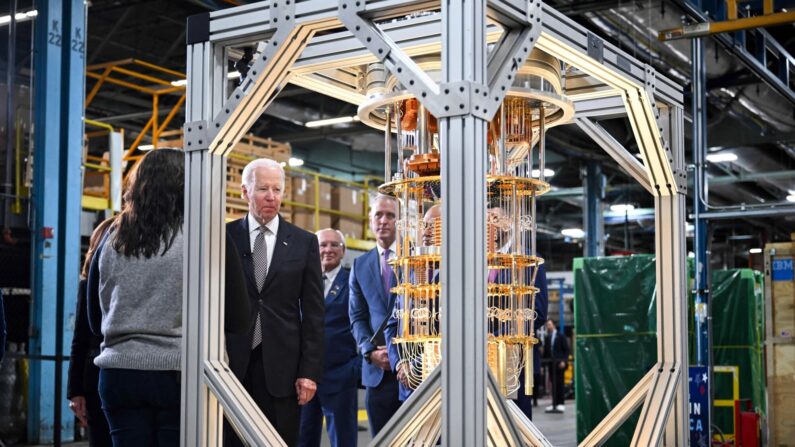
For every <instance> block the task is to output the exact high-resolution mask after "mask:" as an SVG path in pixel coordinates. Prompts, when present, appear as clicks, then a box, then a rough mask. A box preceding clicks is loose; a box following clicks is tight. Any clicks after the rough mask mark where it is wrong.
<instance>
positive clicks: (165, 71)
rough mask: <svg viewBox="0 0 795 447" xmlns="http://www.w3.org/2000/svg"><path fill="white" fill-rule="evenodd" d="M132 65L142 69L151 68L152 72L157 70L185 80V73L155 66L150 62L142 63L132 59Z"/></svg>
mask: <svg viewBox="0 0 795 447" xmlns="http://www.w3.org/2000/svg"><path fill="white" fill-rule="evenodd" d="M132 63H134V64H136V65H140V66H142V67H146V68H151V69H152V70H157V71H160V72H163V73H166V74H170V75H173V76H176V77H178V78H181V79H185V73H180V72H178V71H175V70H171V69H170V68H166V67H161V66H160V65H155V64H152V63H150V62H146V61H142V60H139V59H132Z"/></svg>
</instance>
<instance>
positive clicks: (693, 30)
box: [657, 11, 795, 41]
mask: <svg viewBox="0 0 795 447" xmlns="http://www.w3.org/2000/svg"><path fill="white" fill-rule="evenodd" d="M793 22H795V11H789V12H777V13H774V14H768V15H763V16H756V17H746V18H742V19H735V20H726V21H724V22H706V23H698V24H696V25H687V26H681V27H679V28H672V29H667V30H662V31H660V34H659V35H658V36H657V38H658V39H659V40H661V41H668V40H676V39H690V38H693V37H702V36H709V35H711V34H720V33H729V32H733V31H742V30H746V29H752V28H764V27H768V26H777V25H786V24H789V23H793Z"/></svg>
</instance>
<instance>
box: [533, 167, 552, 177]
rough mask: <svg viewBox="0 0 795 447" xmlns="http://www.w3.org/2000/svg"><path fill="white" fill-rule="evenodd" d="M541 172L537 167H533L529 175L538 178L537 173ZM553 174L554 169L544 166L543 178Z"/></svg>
mask: <svg viewBox="0 0 795 447" xmlns="http://www.w3.org/2000/svg"><path fill="white" fill-rule="evenodd" d="M540 173H541V171H539V170H538V169H533V172H532V173H531V175H532V176H533V177H535V178H538V175H539V174H540ZM554 175H555V171H553V170H552V169H549V168H544V178H549V177H553V176H554Z"/></svg>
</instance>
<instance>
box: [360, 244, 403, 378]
mask: <svg viewBox="0 0 795 447" xmlns="http://www.w3.org/2000/svg"><path fill="white" fill-rule="evenodd" d="M379 261H380V260H379V256H378V248H374V249H372V250H370V251H369V252H367V253H365V254H363V255H362V256H359V257H358V258H356V260H354V261H353V270H351V275H350V282H349V285H350V303H349V305H348V314H349V316H350V319H351V330H352V331H353V338H355V339H356V344H357V345H358V346H359V353H360V354H361V355H362V356H364V354H365V353H367V352H370V351H372V350H374V349H375V348H376V347H377V346H375V344H373V343H372V342H371V341H370V340H371V339H372V338H373V331H375V330H377V329H378V328H379V327H380V326H381V324H382V323H383V322H384V320H385V319H387V318H388V317H389V316H390V315H391V314H392V309H393V308H394V306H395V294H390V295H389V296H387V294H386V291H385V290H384V285H383V281H382V280H381V263H380V262H379ZM394 282H395V281H394V276H393V285H394ZM376 338H382V337H376ZM384 340H385V339H384ZM383 377H384V371H383V370H382V369H381V368H378V367H377V366H375V365H371V364H369V363H367V362H365V361H364V360H362V384H363V385H364V386H367V387H376V386H378V385H379V384H380V383H381V380H382V379H383Z"/></svg>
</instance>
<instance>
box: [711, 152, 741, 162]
mask: <svg viewBox="0 0 795 447" xmlns="http://www.w3.org/2000/svg"><path fill="white" fill-rule="evenodd" d="M736 160H737V155H735V154H733V153H731V152H722V153H720V154H709V155H707V161H711V162H713V163H721V162H727V161H736Z"/></svg>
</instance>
